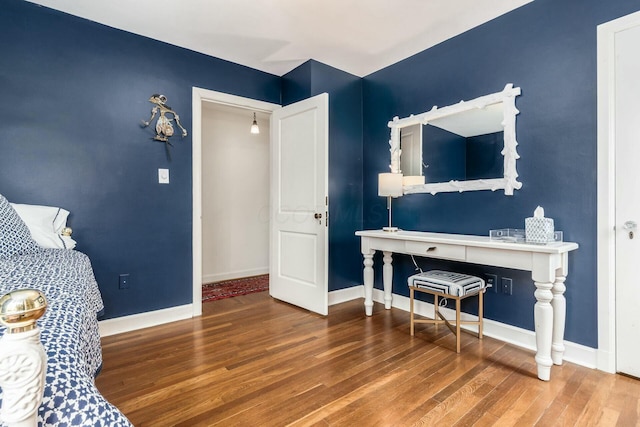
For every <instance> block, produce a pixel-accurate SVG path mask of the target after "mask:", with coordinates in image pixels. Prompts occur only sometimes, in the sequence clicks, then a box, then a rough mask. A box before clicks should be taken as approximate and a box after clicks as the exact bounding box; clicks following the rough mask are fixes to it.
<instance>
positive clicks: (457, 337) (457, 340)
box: [456, 298, 460, 353]
mask: <svg viewBox="0 0 640 427" xmlns="http://www.w3.org/2000/svg"><path fill="white" fill-rule="evenodd" d="M456 353H460V298H456Z"/></svg>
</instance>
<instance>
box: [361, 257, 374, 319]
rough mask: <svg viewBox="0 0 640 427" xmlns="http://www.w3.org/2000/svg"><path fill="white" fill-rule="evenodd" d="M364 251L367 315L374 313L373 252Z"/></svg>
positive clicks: (363, 275)
mask: <svg viewBox="0 0 640 427" xmlns="http://www.w3.org/2000/svg"><path fill="white" fill-rule="evenodd" d="M374 253H375V251H371V253H363V254H362V256H363V257H364V270H363V272H362V279H363V281H364V312H365V314H366V315H367V316H371V315H372V314H373V254H374Z"/></svg>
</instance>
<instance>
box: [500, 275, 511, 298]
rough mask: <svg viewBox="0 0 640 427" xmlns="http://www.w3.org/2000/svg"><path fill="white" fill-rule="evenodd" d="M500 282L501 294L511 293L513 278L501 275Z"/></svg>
mask: <svg viewBox="0 0 640 427" xmlns="http://www.w3.org/2000/svg"><path fill="white" fill-rule="evenodd" d="M501 284H502V293H503V294H507V295H513V280H511V279H510V278H508V277H503V278H502V282H501Z"/></svg>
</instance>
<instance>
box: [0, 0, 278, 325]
mask: <svg viewBox="0 0 640 427" xmlns="http://www.w3.org/2000/svg"><path fill="white" fill-rule="evenodd" d="M0 28H2V34H3V35H2V40H1V41H0V45H1V50H2V55H1V56H0V93H2V102H1V103H0V117H2V120H1V121H0V153H1V154H0V194H4V195H5V196H6V197H7V198H8V199H9V200H10V201H13V202H18V203H34V204H46V205H55V206H62V207H64V208H66V209H68V210H70V211H71V212H72V214H71V217H70V226H72V227H73V229H74V238H75V239H76V240H77V241H78V250H80V251H83V252H85V253H87V254H88V255H89V256H90V258H91V260H92V263H93V267H94V270H95V275H96V278H97V280H98V283H99V284H100V289H101V291H102V295H103V298H104V300H105V306H106V317H116V316H122V315H127V314H132V313H140V312H144V311H149V310H155V309H161V308H165V307H171V306H176V305H181V304H187V303H190V302H191V300H192V283H191V282H192V254H191V252H192V250H191V227H192V219H191V216H192V213H191V212H192V208H191V207H192V197H191V173H192V170H191V169H192V168H191V162H192V151H191V136H188V137H186V138H184V139H180V137H179V136H177V137H174V138H173V139H174V148H173V149H172V150H171V156H172V159H171V161H168V159H167V157H166V155H165V151H164V147H163V145H162V144H161V143H158V142H154V141H152V140H151V137H152V136H153V133H152V130H151V129H142V128H141V127H140V121H141V120H142V119H145V120H148V118H149V115H150V111H151V108H152V104H150V103H149V102H148V101H147V99H148V98H149V96H150V95H151V94H153V93H162V94H164V95H166V96H167V97H168V104H169V105H171V107H173V108H174V110H176V111H177V112H178V113H179V114H180V117H181V121H182V123H183V125H184V126H185V127H186V128H187V129H188V130H189V131H190V132H191V130H192V127H191V88H192V86H197V87H202V88H207V89H212V90H217V91H221V92H227V93H232V94H235V95H240V96H245V97H249V98H254V99H260V100H264V101H268V102H273V103H280V92H281V88H280V78H279V77H277V76H274V75H271V74H267V73H263V72H259V71H256V70H253V69H250V68H247V67H243V66H240V65H237V64H233V63H230V62H226V61H223V60H219V59H215V58H212V57H209V56H206V55H202V54H198V53H195V52H192V51H189V50H185V49H181V48H177V47H174V46H170V45H167V44H164V43H160V42H157V41H153V40H150V39H147V38H144V37H140V36H136V35H132V34H129V33H126V32H123V31H119V30H115V29H112V28H108V27H105V26H102V25H98V24H95V23H92V22H89V21H86V20H83V19H79V18H76V17H73V16H69V15H66V14H62V13H59V12H56V11H52V10H50V9H46V8H43V7H39V6H36V5H34V4H31V3H27V2H24V1H21V0H5V1H3V2H2V12H1V13H0ZM158 168H169V169H170V173H171V184H169V185H159V184H158V183H157V169H158ZM120 273H129V274H130V275H131V276H130V277H131V280H130V282H131V288H130V289H128V290H118V274H120Z"/></svg>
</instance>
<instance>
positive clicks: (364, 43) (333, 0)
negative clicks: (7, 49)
mask: <svg viewBox="0 0 640 427" xmlns="http://www.w3.org/2000/svg"><path fill="white" fill-rule="evenodd" d="M28 1H31V2H32V3H37V4H41V5H44V6H47V7H50V8H52V9H56V10H60V11H63V12H66V13H70V14H72V15H76V16H79V17H82V18H86V19H89V20H91V21H95V22H99V23H101V24H105V25H108V26H110V27H114V28H119V29H122V30H125V31H129V32H132V33H135V34H140V35H143V36H147V37H150V38H153V39H156V40H161V41H163V42H166V43H170V44H173V45H176V46H181V47H184V48H188V49H191V50H194V51H196V52H201V53H204V54H207V55H211V56H215V57H218V58H222V59H226V60H228V61H232V62H235V63H238V64H242V65H246V66H249V67H252V68H256V69H258V70H262V71H266V72H268V73H272V74H276V75H278V76H281V75H283V74H286V73H287V72H289V71H291V70H292V69H294V68H295V67H297V66H298V65H300V64H302V63H304V62H306V61H307V60H309V59H315V60H317V61H320V62H323V63H325V64H327V65H331V66H333V67H336V68H339V69H341V70H343V71H347V72H349V73H352V74H355V75H356V76H360V77H363V76H365V75H367V74H370V73H372V72H374V71H377V70H379V69H382V68H384V67H386V66H388V65H391V64H393V63H395V62H398V61H400V60H402V59H405V58H407V57H409V56H411V55H413V54H415V53H418V52H420V51H422V50H425V49H427V48H429V47H431V46H434V45H436V44H438V43H440V42H442V41H444V40H447V39H449V38H451V37H454V36H456V35H457V34H460V33H462V32H464V31H467V30H469V29H471V28H473V27H476V26H478V25H480V24H482V23H484V22H487V21H489V20H491V19H493V18H495V17H497V16H500V15H502V14H504V13H507V12H509V11H511V10H513V9H515V8H517V7H520V6H522V5H524V4H527V3H529V2H530V1H533V0H394V1H391V0H340V1H338V0H324V1H321V0H315V1H313V0H251V1H250V0H173V1H169V0H109V1H104V0H81V1H79V0H28Z"/></svg>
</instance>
